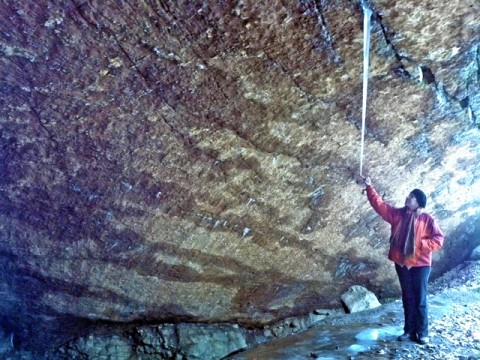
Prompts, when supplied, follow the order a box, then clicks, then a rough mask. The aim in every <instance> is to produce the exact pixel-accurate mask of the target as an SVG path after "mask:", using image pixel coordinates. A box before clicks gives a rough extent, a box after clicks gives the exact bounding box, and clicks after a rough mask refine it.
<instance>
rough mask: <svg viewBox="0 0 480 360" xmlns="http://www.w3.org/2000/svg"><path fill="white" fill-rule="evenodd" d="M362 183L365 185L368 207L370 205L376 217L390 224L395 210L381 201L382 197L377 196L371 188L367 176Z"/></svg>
mask: <svg viewBox="0 0 480 360" xmlns="http://www.w3.org/2000/svg"><path fill="white" fill-rule="evenodd" d="M363 181H364V183H365V185H366V190H367V198H368V201H369V202H370V205H372V207H373V209H374V210H375V211H376V212H377V214H378V215H380V216H381V217H382V219H383V220H385V221H386V222H388V223H390V224H391V223H392V222H393V215H394V213H395V208H394V207H393V206H392V205H390V204H388V203H386V202H385V201H383V199H382V197H381V196H380V195H378V193H377V192H376V191H375V189H374V188H373V186H372V182H371V180H370V178H369V177H368V176H367V177H365V178H364V179H363Z"/></svg>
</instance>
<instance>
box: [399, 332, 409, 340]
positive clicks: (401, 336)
mask: <svg viewBox="0 0 480 360" xmlns="http://www.w3.org/2000/svg"><path fill="white" fill-rule="evenodd" d="M411 338H412V336H411V335H410V334H408V333H403V334H402V335H400V336H399V337H398V338H397V340H398V341H408V340H410V339H411Z"/></svg>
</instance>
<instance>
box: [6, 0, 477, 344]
mask: <svg viewBox="0 0 480 360" xmlns="http://www.w3.org/2000/svg"><path fill="white" fill-rule="evenodd" d="M369 6H370V7H371V8H372V10H373V16H372V22H373V24H372V46H371V67H370V84H369V89H370V91H369V99H368V104H369V105H368V119H367V132H366V149H365V173H366V174H368V175H370V176H371V177H372V179H373V182H374V185H375V186H376V187H377V189H378V190H379V191H380V192H381V193H382V194H384V196H385V199H387V200H388V201H391V202H392V203H395V204H398V205H401V204H402V203H403V199H404V198H405V196H406V195H407V194H408V193H409V191H410V190H411V189H413V188H414V187H420V188H422V189H424V191H425V192H426V193H427V195H428V196H429V200H428V204H427V210H428V211H429V212H431V213H432V214H433V215H434V216H435V217H436V218H437V220H438V222H439V223H440V226H441V228H442V229H443V231H444V232H445V235H446V238H447V241H446V245H445V249H444V250H443V251H442V252H440V253H439V254H437V255H436V257H435V261H436V267H435V273H434V275H435V274H436V275H438V274H440V273H441V272H443V271H445V270H447V269H449V268H451V267H452V266H453V265H454V264H456V263H458V262H460V261H461V260H463V259H465V258H466V257H467V256H468V255H469V252H470V251H471V249H472V248H473V247H475V245H478V240H475V239H478V234H479V232H480V229H479V225H478V224H479V222H478V217H479V212H478V209H479V204H480V201H479V199H478V197H475V195H477V196H478V194H480V182H479V174H480V167H479V165H478V162H477V156H478V152H479V142H480V134H479V129H478V119H479V117H480V91H479V90H480V65H479V64H480V20H479V17H478V16H477V14H478V13H480V3H479V2H478V1H477V0H467V1H459V0H448V1H447V0H439V1H435V2H432V1H430V0H416V1H413V0H405V1H402V2H400V1H395V0H378V1H371V2H369ZM362 16H363V14H362V8H361V5H360V4H359V3H358V2H355V1H350V0H318V1H317V0H315V1H314V0H303V1H296V2H292V1H282V0H272V1H260V2H259V1H228V0H227V1H222V2H219V1H194V2H192V1H169V0H167V1H160V0H146V1H113V0H105V1H95V0H91V1H79V0H71V1H66V0H65V1H62V0H55V1H46V0H39V1H19V0H18V1H17V0H8V1H4V2H2V4H0V20H1V21H0V27H1V32H0V75H1V76H0V79H1V80H0V93H1V97H0V109H1V111H0V124H1V127H0V270H1V271H0V292H1V294H2V296H1V297H0V310H1V311H0V314H2V315H1V316H2V318H1V323H2V324H3V325H4V328H5V332H6V333H9V332H12V333H15V334H16V338H17V339H18V341H20V343H24V344H27V345H28V344H29V343H31V342H37V343H42V341H44V340H45V339H50V340H51V337H54V338H55V339H57V340H56V341H57V342H59V341H64V340H66V339H68V338H69V337H71V336H74V335H75V336H79V335H83V334H84V332H85V329H86V328H88V327H90V326H91V325H92V324H97V325H98V324H103V323H108V324H111V323H115V324H126V323H135V324H138V323H143V322H159V323H161V322H174V323H175V322H182V321H189V322H192V321H193V322H195V321H198V322H207V323H208V322H235V323H239V324H242V325H244V326H253V327H255V326H259V327H260V326H263V325H264V324H270V323H274V322H276V321H278V320H279V319H282V318H286V317H289V316H293V315H304V314H307V313H308V312H309V311H311V310H312V309H315V308H324V307H338V306H340V299H339V296H340V294H341V293H343V292H344V291H345V290H346V289H348V288H349V287H350V286H351V285H356V284H362V285H365V286H367V287H368V288H369V289H371V290H373V291H374V292H375V293H376V294H377V295H379V297H380V299H381V298H382V297H383V298H385V297H388V296H393V295H395V294H398V287H397V285H396V281H395V280H394V279H395V276H394V271H393V269H392V266H391V264H390V263H389V262H388V261H387V260H386V251H387V247H388V244H387V239H388V226H387V225H386V224H384V223H382V221H381V220H380V219H379V218H378V216H377V215H376V214H374V212H373V210H371V209H370V207H369V205H368V204H367V202H366V199H365V195H364V194H362V187H361V185H360V184H359V183H360V182H359V175H358V166H359V139H360V131H359V128H360V123H361V119H360V114H361V89H362V79H361V73H362V36H363V34H362ZM34 333H35V334H38V336H35V337H33V336H32V334H34Z"/></svg>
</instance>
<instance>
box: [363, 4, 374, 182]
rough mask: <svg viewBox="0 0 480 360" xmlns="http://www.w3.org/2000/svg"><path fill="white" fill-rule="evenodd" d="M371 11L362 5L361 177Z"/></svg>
mask: <svg viewBox="0 0 480 360" xmlns="http://www.w3.org/2000/svg"><path fill="white" fill-rule="evenodd" d="M371 16H372V10H370V9H369V8H368V6H366V5H365V4H363V101H362V138H361V141H360V176H362V177H363V147H364V143H365V119H366V117H367V89H368V64H369V57H370V18H371Z"/></svg>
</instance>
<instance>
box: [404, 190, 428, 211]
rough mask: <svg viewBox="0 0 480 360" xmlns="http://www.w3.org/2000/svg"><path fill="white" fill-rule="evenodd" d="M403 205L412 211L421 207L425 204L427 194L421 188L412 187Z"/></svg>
mask: <svg viewBox="0 0 480 360" xmlns="http://www.w3.org/2000/svg"><path fill="white" fill-rule="evenodd" d="M405 206H406V207H408V208H409V209H410V210H412V211H415V210H417V209H418V208H421V209H423V208H424V207H425V206H427V196H426V195H425V193H424V192H423V191H422V190H420V189H414V190H412V192H411V193H410V194H408V196H407V198H406V199H405Z"/></svg>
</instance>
